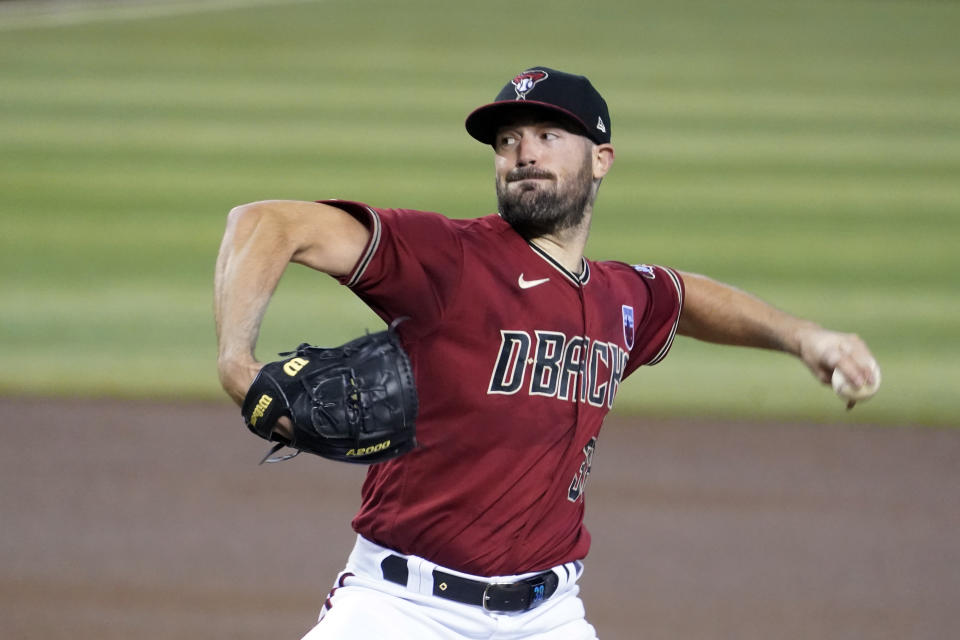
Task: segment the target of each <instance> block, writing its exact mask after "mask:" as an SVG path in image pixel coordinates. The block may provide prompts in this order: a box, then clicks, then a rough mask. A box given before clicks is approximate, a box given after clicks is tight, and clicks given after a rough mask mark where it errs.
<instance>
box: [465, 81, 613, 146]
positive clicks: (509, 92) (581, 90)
mask: <svg viewBox="0 0 960 640" xmlns="http://www.w3.org/2000/svg"><path fill="white" fill-rule="evenodd" d="M520 109H523V110H524V111H526V110H535V111H536V110H538V111H542V112H543V113H544V114H545V115H548V116H549V117H553V118H556V117H558V116H559V117H560V119H561V120H563V121H564V122H566V123H568V124H569V125H572V127H573V129H575V130H576V131H577V132H578V133H581V134H582V135H585V136H586V137H588V138H590V139H591V140H593V141H594V142H595V143H597V144H606V143H608V142H610V129H611V127H610V112H609V111H607V103H606V102H605V101H604V99H603V96H601V95H600V93H599V92H598V91H597V90H596V89H594V88H593V85H592V84H590V81H589V80H587V78H586V77H584V76H577V75H574V74H572V73H565V72H563V71H557V70H556V69H550V68H549V67H531V68H530V69H527V70H526V71H523V72H522V73H518V74H517V75H516V76H514V78H513V79H512V80H511V81H510V82H508V83H507V84H506V85H505V86H504V87H503V89H501V90H500V93H498V94H497V97H496V98H494V99H493V102H491V103H490V104H486V105H483V106H482V107H479V108H477V109H474V111H473V113H471V114H470V115H469V116H467V121H466V122H465V123H464V124H465V125H466V127H467V132H468V133H469V134H470V135H471V136H473V137H474V138H476V139H477V140H479V141H480V142H483V143H484V144H493V139H494V136H495V135H496V133H497V128H498V127H499V126H500V125H501V124H502V123H503V122H504V120H505V119H506V118H507V117H508V116H510V115H512V114H514V113H516V112H517V111H518V110H520Z"/></svg>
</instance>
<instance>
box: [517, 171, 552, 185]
mask: <svg viewBox="0 0 960 640" xmlns="http://www.w3.org/2000/svg"><path fill="white" fill-rule="evenodd" d="M553 179H554V176H553V174H551V173H549V172H546V171H530V172H525V173H511V174H508V175H507V184H510V183H513V182H526V181H529V180H553Z"/></svg>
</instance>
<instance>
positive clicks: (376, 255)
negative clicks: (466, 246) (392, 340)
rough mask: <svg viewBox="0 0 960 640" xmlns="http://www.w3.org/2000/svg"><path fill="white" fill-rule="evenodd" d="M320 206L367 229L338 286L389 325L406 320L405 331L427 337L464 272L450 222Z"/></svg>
mask: <svg viewBox="0 0 960 640" xmlns="http://www.w3.org/2000/svg"><path fill="white" fill-rule="evenodd" d="M323 204H328V205H331V206H335V207H338V208H340V209H343V210H344V211H346V212H348V213H350V214H351V215H353V216H354V217H355V218H357V219H358V220H359V221H360V222H362V223H363V224H364V225H365V226H366V227H367V228H368V229H369V230H370V239H369V240H368V241H367V245H366V247H364V250H363V253H362V254H361V256H360V258H359V260H358V261H357V264H356V265H355V266H354V268H353V270H352V271H351V272H350V273H349V274H347V275H346V276H342V277H340V278H338V280H339V281H340V283H341V284H344V285H346V286H347V287H349V288H350V289H351V290H352V291H353V292H354V293H355V294H356V295H357V296H358V297H359V298H360V299H361V300H363V301H364V302H365V303H366V304H367V306H369V307H370V308H371V309H372V310H373V311H374V313H376V314H377V315H378V316H380V317H381V318H383V320H384V321H386V322H388V323H389V322H390V321H392V320H394V319H395V318H399V317H404V316H406V317H409V318H410V319H411V320H412V321H413V322H411V323H409V325H410V326H408V327H405V329H407V330H408V331H409V330H410V328H412V327H414V326H415V327H417V328H418V332H424V333H425V332H428V331H429V330H431V329H432V328H433V327H435V326H436V325H437V323H439V322H440V320H441V319H442V318H443V314H444V311H445V309H446V308H447V307H448V306H449V302H450V300H451V298H452V297H453V295H454V293H455V292H456V290H457V285H458V283H459V281H460V276H461V273H462V265H463V250H462V245H461V243H460V240H459V237H458V235H457V234H456V233H455V230H454V226H453V225H452V224H451V221H450V220H449V219H448V218H446V217H444V216H442V215H440V214H437V213H428V212H423V211H412V210H407V209H377V208H373V207H370V206H367V205H364V204H361V203H357V202H346V201H341V200H329V201H323ZM405 324H407V323H405Z"/></svg>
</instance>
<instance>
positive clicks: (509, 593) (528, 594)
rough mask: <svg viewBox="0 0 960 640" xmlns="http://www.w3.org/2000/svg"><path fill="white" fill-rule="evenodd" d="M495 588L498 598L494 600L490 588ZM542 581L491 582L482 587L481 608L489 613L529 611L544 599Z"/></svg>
mask: <svg viewBox="0 0 960 640" xmlns="http://www.w3.org/2000/svg"><path fill="white" fill-rule="evenodd" d="M493 588H496V590H497V591H498V592H499V593H498V595H499V598H497V601H496V602H491V601H492V600H494V596H493V595H492V594H491V593H490V590H491V589H493ZM544 589H545V587H544V586H543V583H542V582H541V581H537V584H534V583H533V581H529V580H521V581H520V582H491V583H489V584H487V586H485V587H484V588H483V609H484V611H489V612H491V613H516V612H518V611H529V610H530V609H533V608H534V607H536V606H538V605H540V604H541V603H542V602H543V600H544Z"/></svg>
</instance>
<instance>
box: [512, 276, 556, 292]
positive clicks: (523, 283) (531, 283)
mask: <svg viewBox="0 0 960 640" xmlns="http://www.w3.org/2000/svg"><path fill="white" fill-rule="evenodd" d="M549 281H550V278H541V279H540V280H524V279H523V274H522V273H521V274H520V278H519V279H518V280H517V284H518V285H520V288H521V289H530V288H531V287H536V286H537V285H541V284H543V283H544V282H549Z"/></svg>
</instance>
